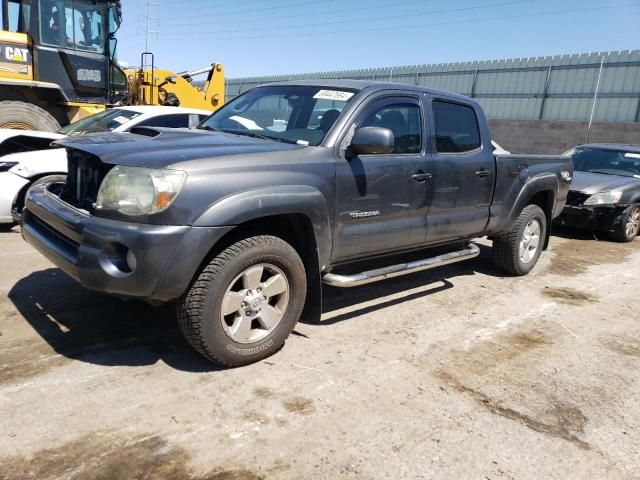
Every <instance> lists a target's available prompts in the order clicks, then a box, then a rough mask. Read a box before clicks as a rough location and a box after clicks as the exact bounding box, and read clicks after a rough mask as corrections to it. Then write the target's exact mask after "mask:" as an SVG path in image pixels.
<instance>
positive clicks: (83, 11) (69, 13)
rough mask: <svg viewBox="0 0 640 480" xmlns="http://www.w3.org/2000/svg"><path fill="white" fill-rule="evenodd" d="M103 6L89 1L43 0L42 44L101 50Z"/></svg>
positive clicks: (103, 21)
mask: <svg viewBox="0 0 640 480" xmlns="http://www.w3.org/2000/svg"><path fill="white" fill-rule="evenodd" d="M106 21H107V7H106V5H105V4H102V5H101V4H97V3H96V2H92V1H82V0H43V1H42V4H41V7H40V38H41V39H42V43H43V44H46V45H53V46H56V47H61V48H68V49H72V50H84V51H88V52H95V53H99V54H104V53H105V43H106V42H105V31H106Z"/></svg>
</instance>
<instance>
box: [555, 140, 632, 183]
mask: <svg viewBox="0 0 640 480" xmlns="http://www.w3.org/2000/svg"><path fill="white" fill-rule="evenodd" d="M565 155H568V156H570V157H571V159H572V160H573V165H574V168H575V169H576V170H577V171H581V172H593V173H605V174H608V175H621V176H624V177H636V178H640V153H633V152H628V151H625V150H610V149H600V148H592V147H576V148H574V149H572V150H569V151H568V152H567V153H566V154H565Z"/></svg>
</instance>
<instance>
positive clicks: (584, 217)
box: [555, 205, 629, 231]
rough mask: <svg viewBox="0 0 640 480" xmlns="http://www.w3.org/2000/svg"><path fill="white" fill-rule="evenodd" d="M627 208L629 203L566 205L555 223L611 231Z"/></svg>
mask: <svg viewBox="0 0 640 480" xmlns="http://www.w3.org/2000/svg"><path fill="white" fill-rule="evenodd" d="M627 208H629V205H602V206H593V207H585V206H581V207H574V206H567V207H565V208H564V210H563V211H562V214H561V215H560V216H559V217H558V218H556V220H555V223H556V224H558V225H562V226H565V227H570V228H584V229H592V230H600V231H611V230H613V229H614V228H615V227H616V225H617V224H618V223H619V222H620V221H621V216H622V214H623V213H624V211H625V210H626V209H627Z"/></svg>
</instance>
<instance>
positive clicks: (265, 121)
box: [199, 85, 357, 146]
mask: <svg viewBox="0 0 640 480" xmlns="http://www.w3.org/2000/svg"><path fill="white" fill-rule="evenodd" d="M356 92H357V91H356V90H353V89H346V88H333V87H311V86H309V87H307V86H293V85H282V86H270V87H258V88H254V89H253V90H250V91H249V92H247V93H246V94H244V95H242V96H240V97H238V98H235V99H234V100H232V101H231V102H229V103H227V104H226V105H225V106H224V107H222V108H221V109H219V110H217V111H216V112H215V113H214V114H213V115H211V116H210V117H209V118H208V119H206V120H205V121H204V122H203V123H202V124H201V125H200V127H199V128H204V129H210V130H217V131H223V132H227V133H233V134H237V135H247V136H252V137H259V138H268V139H270V140H275V141H280V142H287V143H297V144H299V145H314V146H315V145H319V144H320V143H321V142H322V140H323V139H324V137H325V136H326V134H327V132H328V131H329V129H330V128H331V127H332V126H333V124H334V123H335V121H336V120H337V118H338V116H339V115H340V114H341V113H342V111H343V110H344V108H345V107H346V106H347V105H348V104H349V102H350V101H351V99H352V98H353V96H354V95H355V94H356Z"/></svg>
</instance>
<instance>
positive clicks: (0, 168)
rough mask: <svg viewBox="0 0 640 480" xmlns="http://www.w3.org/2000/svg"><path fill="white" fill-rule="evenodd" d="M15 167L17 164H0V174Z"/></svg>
mask: <svg viewBox="0 0 640 480" xmlns="http://www.w3.org/2000/svg"><path fill="white" fill-rule="evenodd" d="M16 165H18V162H0V172H8V171H9V170H11V169H12V168H13V167H15V166H16Z"/></svg>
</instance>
